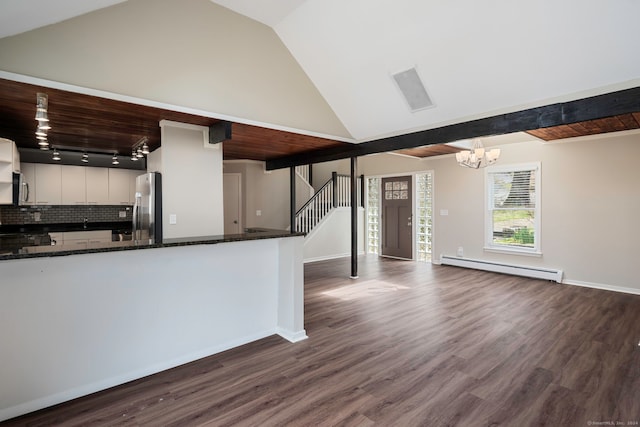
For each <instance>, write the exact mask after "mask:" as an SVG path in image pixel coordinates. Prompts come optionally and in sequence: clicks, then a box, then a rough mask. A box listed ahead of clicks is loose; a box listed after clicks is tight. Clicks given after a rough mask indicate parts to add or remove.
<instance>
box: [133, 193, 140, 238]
mask: <svg viewBox="0 0 640 427" xmlns="http://www.w3.org/2000/svg"><path fill="white" fill-rule="evenodd" d="M141 200H142V194H140V193H139V192H136V200H135V202H134V204H133V230H132V233H131V234H132V239H133V241H134V243H137V242H138V241H139V240H140V237H139V236H138V232H139V231H140V230H139V229H140V225H141V224H140V218H138V214H139V213H140V202H141Z"/></svg>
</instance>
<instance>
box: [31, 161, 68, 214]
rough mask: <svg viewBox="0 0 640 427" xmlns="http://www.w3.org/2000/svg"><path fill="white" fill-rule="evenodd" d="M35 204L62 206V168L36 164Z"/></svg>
mask: <svg viewBox="0 0 640 427" xmlns="http://www.w3.org/2000/svg"><path fill="white" fill-rule="evenodd" d="M35 182H36V192H35V193H36V204H37V205H60V204H62V166H60V165H48V164H43V163H36V181H35Z"/></svg>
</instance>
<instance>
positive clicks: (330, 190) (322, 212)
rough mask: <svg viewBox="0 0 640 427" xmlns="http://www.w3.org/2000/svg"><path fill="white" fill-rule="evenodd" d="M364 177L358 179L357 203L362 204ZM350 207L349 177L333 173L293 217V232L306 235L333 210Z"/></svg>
mask: <svg viewBox="0 0 640 427" xmlns="http://www.w3.org/2000/svg"><path fill="white" fill-rule="evenodd" d="M363 182H364V176H360V177H358V186H357V187H358V188H357V189H356V191H357V192H358V197H357V200H358V203H359V204H360V206H364V204H363V186H362V183H363ZM339 207H351V177H350V176H349V175H338V174H337V173H336V172H333V174H332V176H331V179H330V180H328V181H327V182H326V183H324V185H323V186H322V187H321V188H320V190H318V191H317V192H316V193H315V194H314V195H313V197H311V199H309V201H307V203H305V204H304V205H303V206H302V207H301V208H300V209H298V212H296V216H295V231H297V232H300V233H305V234H308V233H309V232H310V231H311V230H313V228H314V227H315V226H316V225H318V224H319V223H320V221H322V220H323V219H324V218H325V217H326V216H327V215H328V214H329V213H330V212H331V211H332V210H333V209H334V208H339Z"/></svg>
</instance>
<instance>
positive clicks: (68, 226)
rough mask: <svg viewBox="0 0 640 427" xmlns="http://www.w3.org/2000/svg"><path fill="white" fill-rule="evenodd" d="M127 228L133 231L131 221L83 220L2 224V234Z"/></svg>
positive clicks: (0, 233) (126, 229)
mask: <svg viewBox="0 0 640 427" xmlns="http://www.w3.org/2000/svg"><path fill="white" fill-rule="evenodd" d="M94 230H125V231H131V221H110V222H89V223H87V224H86V226H85V224H84V223H82V222H71V223H64V222H63V223H57V224H2V225H0V235H2V234H13V233H26V234H43V233H63V232H65V231H94Z"/></svg>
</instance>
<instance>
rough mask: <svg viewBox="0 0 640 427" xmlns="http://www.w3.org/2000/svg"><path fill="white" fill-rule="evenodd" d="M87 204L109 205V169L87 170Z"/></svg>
mask: <svg viewBox="0 0 640 427" xmlns="http://www.w3.org/2000/svg"><path fill="white" fill-rule="evenodd" d="M85 169H86V180H87V181H86V183H87V184H86V188H87V204H90V205H108V204H110V199H109V188H110V185H109V172H110V170H109V169H108V168H85Z"/></svg>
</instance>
